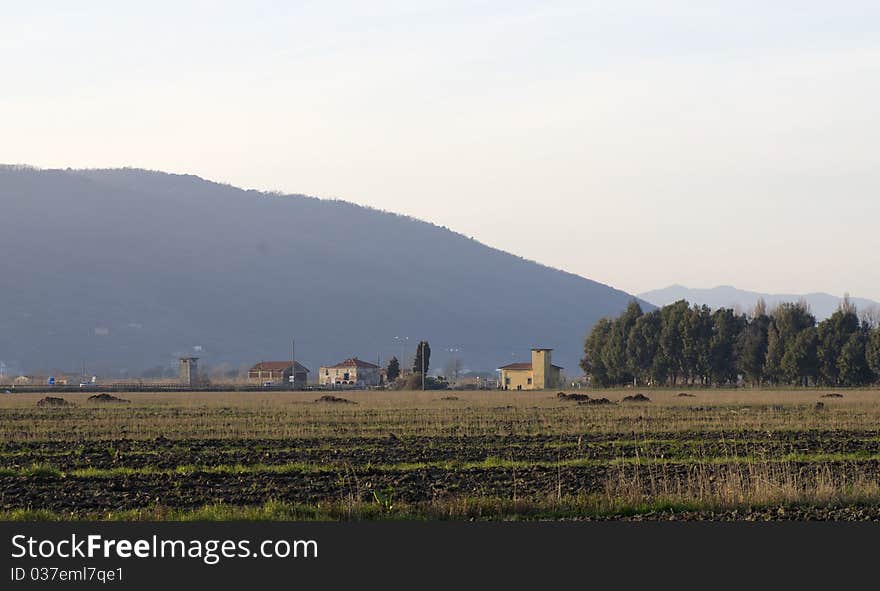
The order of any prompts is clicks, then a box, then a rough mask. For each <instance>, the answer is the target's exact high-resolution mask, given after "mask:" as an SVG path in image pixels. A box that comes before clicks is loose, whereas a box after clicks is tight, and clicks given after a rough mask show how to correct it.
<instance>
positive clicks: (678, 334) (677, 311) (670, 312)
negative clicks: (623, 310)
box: [660, 300, 690, 385]
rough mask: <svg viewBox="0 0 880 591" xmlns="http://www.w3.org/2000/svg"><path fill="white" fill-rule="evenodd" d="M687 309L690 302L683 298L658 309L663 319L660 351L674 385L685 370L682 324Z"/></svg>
mask: <svg viewBox="0 0 880 591" xmlns="http://www.w3.org/2000/svg"><path fill="white" fill-rule="evenodd" d="M689 309H690V304H688V303H687V302H686V301H685V300H679V301H677V302H675V303H674V304H670V305H668V306H664V307H663V308H662V309H661V310H660V316H661V318H662V319H663V326H662V328H661V331H660V351H662V353H663V356H664V358H665V359H666V367H667V371H668V373H669V377H670V378H672V385H675V384H676V383H677V382H678V378H679V377H680V376H682V375H683V374H684V372H685V364H684V353H683V350H684V342H683V340H682V324H683V323H684V317H685V315H686V314H687V312H688V310H689Z"/></svg>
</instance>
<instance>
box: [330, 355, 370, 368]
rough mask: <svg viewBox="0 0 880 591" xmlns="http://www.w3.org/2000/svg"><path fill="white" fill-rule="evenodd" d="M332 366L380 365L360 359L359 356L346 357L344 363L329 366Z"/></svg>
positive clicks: (365, 366)
mask: <svg viewBox="0 0 880 591" xmlns="http://www.w3.org/2000/svg"><path fill="white" fill-rule="evenodd" d="M328 367H330V368H337V367H339V368H343V367H361V368H365V369H379V366H378V365H376V364H375V363H370V362H369V361H363V360H361V359H358V358H357V357H352V358H350V359H346V360H345V361H343V362H342V363H337V364H336V365H330V366H328Z"/></svg>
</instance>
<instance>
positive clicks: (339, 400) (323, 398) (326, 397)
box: [315, 394, 357, 404]
mask: <svg viewBox="0 0 880 591" xmlns="http://www.w3.org/2000/svg"><path fill="white" fill-rule="evenodd" d="M315 402H329V403H332V404H357V402H355V401H353V400H348V399H347V398H340V397H339V396H333V395H331V394H325V395H324V396H321V397H320V398H318V399H317V400H315Z"/></svg>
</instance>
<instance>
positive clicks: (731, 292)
mask: <svg viewBox="0 0 880 591" xmlns="http://www.w3.org/2000/svg"><path fill="white" fill-rule="evenodd" d="M638 297H639V298H641V299H643V300H646V301H648V302H651V303H652V304H654V305H655V306H665V305H668V304H671V303H673V302H675V301H678V300H682V299H683V300H687V301H689V302H690V303H692V304H699V305H703V304H705V305H707V306H709V307H710V308H713V309H717V308H722V307H727V308H733V307H739V308H740V309H742V310H743V311H749V310H751V309H752V308H754V306H755V304H756V303H757V301H758V299H763V300H764V301H765V303H766V304H767V306H768V307H770V308H772V307H773V306H777V305H779V304H781V303H785V302H797V301H799V300H801V299H804V300H806V302H807V304H808V305H809V306H810V310H811V311H812V312H813V314H814V315H815V316H816V318H817V320H820V321H821V320H824V319H825V318H828V317H829V316H831V315H832V314H833V313H834V311H835V310H836V309H837V307H838V306H839V305H840V302H841V301H842V300H843V297H838V296H835V295H832V294H828V293H824V292H811V293H806V294H771V293H762V292H757V291H749V290H744V289H739V288H736V287H734V286H732V285H718V286H715V287H710V288H691V287H687V286H684V285H680V284H673V285H670V286H668V287H664V288H662V289H655V290H650V291H646V292H643V293H640V294H638ZM850 301H851V302H852V303H853V304H855V305H856V307H857V308H858V309H859V310H862V311H864V310H867V309H868V308H873V307H880V303H878V302H875V301H873V300H870V299H867V298H855V297H851V298H850Z"/></svg>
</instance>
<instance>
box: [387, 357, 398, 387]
mask: <svg viewBox="0 0 880 591" xmlns="http://www.w3.org/2000/svg"><path fill="white" fill-rule="evenodd" d="M399 376H400V362H399V361H398V360H397V357H392V358H391V359H389V360H388V367H387V368H386V370H385V377H386V379H387V380H388V381H389V382H393V381H394V380H396V379H397V378H398V377H399Z"/></svg>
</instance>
